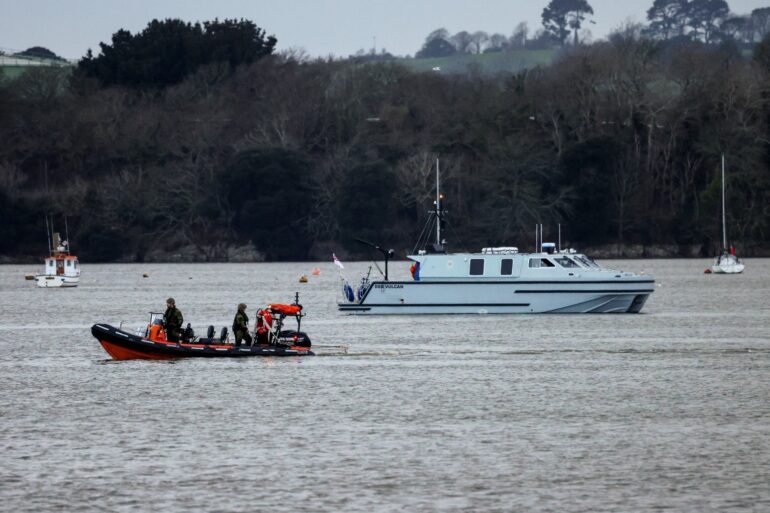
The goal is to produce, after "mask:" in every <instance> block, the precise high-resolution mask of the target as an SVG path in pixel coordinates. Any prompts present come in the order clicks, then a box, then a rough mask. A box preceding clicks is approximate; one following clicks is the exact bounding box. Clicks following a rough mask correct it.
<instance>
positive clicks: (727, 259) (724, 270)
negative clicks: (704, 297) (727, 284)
mask: <svg viewBox="0 0 770 513" xmlns="http://www.w3.org/2000/svg"><path fill="white" fill-rule="evenodd" d="M725 212H726V209H725V156H724V155H722V253H721V254H720V255H718V256H717V257H716V258H715V259H714V263H713V264H712V265H711V272H712V273H715V274H737V273H742V272H743V269H744V268H745V267H746V266H745V265H744V264H743V262H741V261H740V260H739V259H738V257H737V256H735V249H734V248H733V247H732V246H729V249H728V246H727V219H726V215H725Z"/></svg>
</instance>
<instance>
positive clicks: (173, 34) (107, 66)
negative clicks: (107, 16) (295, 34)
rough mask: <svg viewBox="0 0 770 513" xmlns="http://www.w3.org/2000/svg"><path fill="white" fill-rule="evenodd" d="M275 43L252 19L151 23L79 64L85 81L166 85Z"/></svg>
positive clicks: (261, 52) (118, 36)
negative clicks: (204, 67) (208, 66)
mask: <svg viewBox="0 0 770 513" xmlns="http://www.w3.org/2000/svg"><path fill="white" fill-rule="evenodd" d="M275 44H276V39H275V38H274V37H273V36H269V37H265V32H264V30H262V29H260V28H258V27H257V26H256V25H255V24H254V23H253V22H251V21H248V20H239V21H236V20H223V21H219V20H214V21H212V22H204V23H203V25H202V26H201V24H199V23H196V24H195V25H193V24H190V23H186V22H184V21H182V20H178V19H168V20H164V21H158V20H152V21H151V22H150V23H149V24H148V25H147V27H146V28H145V29H144V30H143V31H142V32H140V33H138V34H136V35H132V34H131V33H130V32H128V31H126V30H119V31H117V32H116V33H115V34H113V35H112V44H105V43H99V46H100V48H101V54H100V55H99V56H97V57H94V56H93V54H92V53H91V51H90V50H89V51H88V53H87V54H86V56H85V57H84V58H83V59H81V61H80V62H79V63H78V69H77V73H78V74H79V75H80V76H81V77H93V78H96V79H98V80H99V82H100V83H101V84H102V85H103V86H110V85H126V86H130V87H146V86H149V87H161V88H162V87H166V86H169V85H172V84H177V83H179V82H181V81H182V80H183V79H184V78H185V77H187V76H188V75H190V74H191V73H192V72H193V71H195V70H196V69H198V67H200V66H202V65H204V64H209V63H215V62H226V63H228V64H229V65H230V67H231V68H233V69H234V68H235V67H236V66H238V65H239V64H243V63H250V62H254V61H256V60H258V59H261V58H262V57H264V56H266V55H270V54H271V53H272V52H273V49H274V48H275Z"/></svg>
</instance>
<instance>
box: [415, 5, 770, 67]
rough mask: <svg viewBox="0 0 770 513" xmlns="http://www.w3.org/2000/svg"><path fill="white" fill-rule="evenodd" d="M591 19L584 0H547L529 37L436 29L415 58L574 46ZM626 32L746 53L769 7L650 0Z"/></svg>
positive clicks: (767, 25) (766, 26) (522, 28)
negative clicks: (736, 9)
mask: <svg viewBox="0 0 770 513" xmlns="http://www.w3.org/2000/svg"><path fill="white" fill-rule="evenodd" d="M593 14H594V10H593V7H591V5H590V4H589V3H588V1H587V0H550V2H549V3H548V5H546V7H545V8H544V9H543V13H542V15H541V18H542V26H541V27H540V28H539V29H537V30H536V31H534V33H531V32H530V29H529V26H528V25H527V23H526V22H521V23H518V24H517V25H516V26H515V28H514V29H513V32H512V33H511V34H510V35H509V36H506V35H505V34H501V33H494V34H489V33H487V32H484V31H483V30H477V31H475V32H469V31H467V30H461V31H459V32H457V33H455V34H450V33H449V31H448V30H447V29H445V28H440V29H437V30H434V31H433V32H431V33H430V34H428V36H427V37H426V38H425V43H423V45H422V48H420V50H419V51H418V52H417V53H416V54H415V57H417V58H431V57H449V56H452V55H461V54H481V53H492V52H505V51H511V50H518V49H522V48H526V49H530V50H543V49H550V48H557V47H563V46H566V45H570V44H571V45H573V46H577V45H579V44H580V43H581V41H583V40H585V39H586V38H590V35H591V33H590V31H587V30H585V29H584V24H585V23H584V22H585V21H586V19H587V18H589V20H588V21H589V22H591V20H590V17H592V16H593ZM627 29H632V30H634V31H636V32H637V37H639V38H645V39H654V40H662V41H671V42H673V41H677V42H680V43H689V42H693V41H700V42H703V43H706V44H721V43H732V44H735V45H737V46H739V47H741V48H750V47H751V46H753V45H754V44H755V43H757V42H759V41H761V40H762V39H763V38H764V37H765V35H767V34H768V32H770V7H761V8H758V9H754V10H753V11H751V13H750V14H748V15H741V14H734V13H732V12H731V11H730V7H729V5H728V4H727V2H726V1H725V0H654V1H653V3H652V5H651V6H650V8H649V9H648V10H647V23H645V24H631V26H630V27H628V28H627Z"/></svg>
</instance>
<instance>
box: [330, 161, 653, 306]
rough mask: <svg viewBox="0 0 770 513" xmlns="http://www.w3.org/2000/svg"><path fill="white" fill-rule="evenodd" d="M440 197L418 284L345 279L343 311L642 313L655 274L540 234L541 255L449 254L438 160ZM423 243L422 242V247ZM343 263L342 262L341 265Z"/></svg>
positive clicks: (416, 268)
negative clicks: (609, 263)
mask: <svg viewBox="0 0 770 513" xmlns="http://www.w3.org/2000/svg"><path fill="white" fill-rule="evenodd" d="M436 184H437V187H436V201H435V202H434V205H435V209H434V210H433V211H432V212H431V217H430V219H429V221H428V226H426V229H427V231H426V230H424V231H423V233H430V232H431V231H432V228H431V225H432V223H435V229H436V232H435V233H436V238H435V243H433V244H429V243H428V241H425V244H423V245H422V247H423V249H421V250H419V251H417V252H416V254H412V255H408V256H407V258H408V259H409V260H411V261H412V262H413V263H412V268H411V269H412V277H413V279H412V280H411V281H389V280H388V273H387V269H388V267H387V262H388V259H389V257H391V256H392V255H393V253H392V250H390V251H385V250H383V249H382V248H379V247H378V246H374V247H375V248H376V249H378V250H380V251H382V253H383V255H384V257H385V273H384V280H382V281H370V280H369V279H368V276H367V277H364V278H362V280H361V284H360V286H359V287H358V290H357V293H355V294H354V292H353V290H352V287H350V285H348V284H347V282H346V281H344V282H343V301H342V302H340V303H338V310H339V311H341V312H345V313H349V314H470V313H476V314H493V313H498V314H509V313H638V312H640V311H641V309H642V307H643V306H644V304H645V302H646V301H647V299H648V298H649V296H650V294H652V293H653V292H654V290H655V289H654V285H655V280H654V279H653V278H652V277H651V276H645V275H640V274H634V273H630V272H623V271H616V270H613V269H608V268H605V267H601V266H600V265H598V264H597V263H596V262H594V261H593V260H591V259H590V258H589V257H587V256H586V255H583V254H579V253H576V252H575V251H573V250H561V248H557V247H556V245H555V244H554V243H549V242H543V241H542V228H540V229H539V235H537V236H536V247H537V250H536V252H534V253H519V250H518V248H516V247H494V248H484V249H482V251H481V252H480V253H447V252H446V250H445V244H446V242H445V241H444V240H443V239H442V238H441V232H442V224H443V221H444V218H443V216H444V211H443V210H442V208H441V200H442V196H441V194H440V192H439V187H438V184H439V170H438V161H437V162H436ZM419 246H420V243H419V242H418V247H419ZM338 265H339V264H338Z"/></svg>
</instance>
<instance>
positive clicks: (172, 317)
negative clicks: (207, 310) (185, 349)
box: [163, 297, 184, 342]
mask: <svg viewBox="0 0 770 513" xmlns="http://www.w3.org/2000/svg"><path fill="white" fill-rule="evenodd" d="M183 322H184V317H183V316H182V312H180V311H179V309H178V308H177V307H176V301H174V298H173V297H170V298H168V299H167V300H166V313H164V314H163V324H165V325H166V338H167V339H168V340H169V341H171V342H179V335H180V330H181V329H182V323H183Z"/></svg>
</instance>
